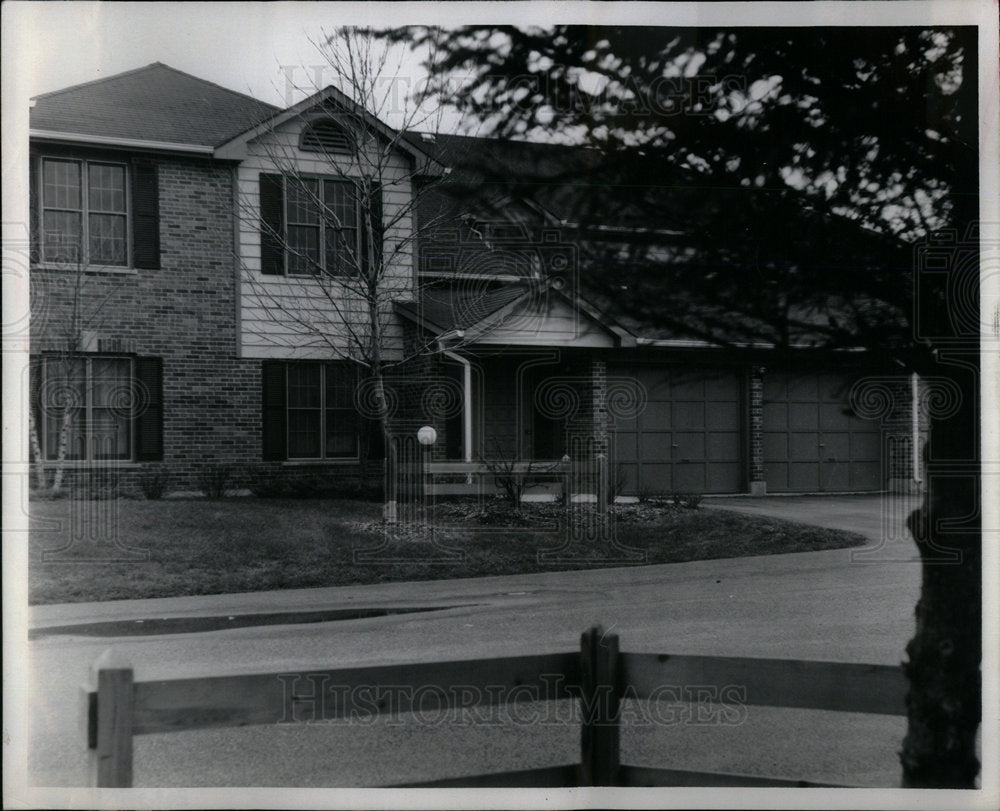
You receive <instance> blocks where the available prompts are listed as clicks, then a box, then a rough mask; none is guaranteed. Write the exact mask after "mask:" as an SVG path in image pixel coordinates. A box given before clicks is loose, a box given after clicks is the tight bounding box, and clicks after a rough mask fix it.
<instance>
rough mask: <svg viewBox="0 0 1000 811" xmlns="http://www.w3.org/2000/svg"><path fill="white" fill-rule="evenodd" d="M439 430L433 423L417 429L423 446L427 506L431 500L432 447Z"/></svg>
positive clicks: (424, 488) (425, 504) (423, 471)
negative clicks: (435, 428) (436, 429)
mask: <svg viewBox="0 0 1000 811" xmlns="http://www.w3.org/2000/svg"><path fill="white" fill-rule="evenodd" d="M437 436H438V435H437V431H435V430H434V426H432V425H424V426H423V427H421V428H420V429H419V430H418V431H417V442H419V443H420V447H421V453H420V456H421V459H420V461H421V468H422V473H423V476H422V480H423V485H424V486H423V496H424V506H425V507H426V506H427V504H428V502H429V500H430V484H431V475H430V463H431V447H432V446H433V445H434V443H435V442H437Z"/></svg>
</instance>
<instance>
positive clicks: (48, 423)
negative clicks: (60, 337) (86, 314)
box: [40, 357, 134, 461]
mask: <svg viewBox="0 0 1000 811" xmlns="http://www.w3.org/2000/svg"><path fill="white" fill-rule="evenodd" d="M132 381H133V375H132V361H131V360H130V359H129V358H79V357H73V358H45V360H44V363H43V382H42V388H41V395H42V400H41V405H42V412H43V416H44V422H43V431H42V435H43V436H42V437H41V438H40V441H41V443H42V446H43V448H44V456H45V458H46V459H47V460H50V461H54V460H56V459H58V458H59V445H60V442H61V441H62V440H63V428H64V426H65V427H66V434H65V441H66V456H65V458H66V459H71V460H80V461H97V460H107V459H131V458H132V433H133V432H132V422H133V419H134V416H133V415H132V414H131V413H130V409H131V404H132V402H133V400H134V393H133V382H132Z"/></svg>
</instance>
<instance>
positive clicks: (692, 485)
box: [608, 364, 746, 495]
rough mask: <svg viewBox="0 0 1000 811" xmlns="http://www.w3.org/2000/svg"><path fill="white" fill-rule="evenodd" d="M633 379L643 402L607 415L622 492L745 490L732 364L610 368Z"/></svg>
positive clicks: (737, 382)
mask: <svg viewBox="0 0 1000 811" xmlns="http://www.w3.org/2000/svg"><path fill="white" fill-rule="evenodd" d="M615 378H618V379H622V378H625V379H630V380H636V381H638V382H639V383H640V384H641V387H642V389H641V390H642V391H643V392H644V393H645V406H644V407H643V408H641V409H640V413H639V414H638V415H637V416H634V417H632V418H629V419H620V418H616V417H615V416H614V415H613V414H612V415H609V417H610V418H611V425H610V427H611V431H610V434H611V455H612V458H613V459H614V460H615V461H616V473H620V475H621V476H623V477H624V481H625V486H624V488H623V490H624V492H625V493H631V494H643V495H647V494H648V495H654V494H661V493H738V492H741V491H743V490H745V489H746V486H745V482H744V479H745V476H744V470H743V468H744V464H743V455H742V453H741V448H742V447H743V444H744V443H743V436H744V433H743V423H744V420H743V408H742V402H743V397H742V385H741V381H742V377H741V375H740V374H739V373H738V372H736V371H734V370H731V369H704V368H701V369H693V368H691V367H683V366H668V365H664V364H659V365H639V364H634V365H633V364H629V365H627V366H626V365H621V366H612V365H609V367H608V383H609V386H610V385H611V384H612V382H613V380H614V379H615Z"/></svg>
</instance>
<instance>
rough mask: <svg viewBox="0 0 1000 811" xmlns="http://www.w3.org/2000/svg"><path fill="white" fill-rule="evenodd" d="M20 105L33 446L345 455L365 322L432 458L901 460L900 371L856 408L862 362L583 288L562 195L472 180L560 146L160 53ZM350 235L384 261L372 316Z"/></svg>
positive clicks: (241, 458)
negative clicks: (374, 110) (209, 68)
mask: <svg viewBox="0 0 1000 811" xmlns="http://www.w3.org/2000/svg"><path fill="white" fill-rule="evenodd" d="M30 126H31V130H30V146H31V149H30V160H31V165H30V177H31V195H30V200H31V216H30V222H31V230H32V234H33V246H32V256H31V274H32V290H33V295H36V296H38V297H39V299H40V301H38V302H35V303H34V306H33V308H32V309H33V313H35V316H34V320H33V323H32V335H31V351H32V361H33V363H32V390H33V391H32V403H33V413H34V415H35V426H36V432H35V433H36V439H37V451H38V454H39V456H40V458H41V460H42V462H41V463H42V464H43V465H46V466H52V465H53V464H55V462H56V460H58V459H59V457H60V454H61V453H62V454H64V456H65V459H66V463H65V465H66V468H67V470H68V471H69V473H70V474H71V475H72V474H73V472H74V471H79V470H91V469H94V468H104V467H111V468H113V469H114V470H116V471H117V472H118V474H119V475H120V476H122V477H123V479H124V480H126V481H128V480H130V479H131V478H133V477H136V476H138V475H139V473H140V472H141V471H143V470H144V469H146V468H147V467H149V466H151V465H154V466H162V467H163V468H165V469H167V470H168V471H169V475H170V489H171V490H174V491H192V490H196V489H197V486H198V485H197V483H198V471H199V470H201V469H203V468H204V467H205V466H206V465H213V464H220V463H226V464H232V465H235V466H237V468H238V469H239V471H240V473H239V476H240V477H242V480H241V479H240V478H239V477H238V479H237V482H236V484H237V486H240V485H245V484H246V482H247V481H249V478H250V477H251V474H252V475H253V476H260V475H266V476H271V477H281V476H294V475H298V474H300V473H301V471H303V470H308V471H310V472H316V471H322V472H324V473H326V474H328V475H330V476H345V477H348V476H355V475H357V474H358V471H359V470H360V469H362V468H364V469H366V470H370V469H371V467H372V464H373V463H377V461H378V459H380V458H381V456H382V449H381V444H380V443H379V442H378V441H377V436H375V434H377V428H376V427H375V425H374V422H373V412H372V411H371V409H370V399H369V398H370V394H371V392H370V391H369V390H366V389H365V385H366V383H365V381H366V371H365V369H366V366H365V363H366V360H367V359H368V356H367V354H366V352H367V349H366V347H367V348H368V349H370V348H371V345H372V342H373V341H375V342H376V343H377V345H378V351H379V353H380V356H381V357H382V358H383V359H384V360H386V361H388V362H389V363H390V364H396V363H397V362H398V365H390V368H389V370H388V371H387V373H386V374H387V378H386V389H387V400H388V401H389V405H390V407H391V410H392V419H393V420H394V425H395V426H396V430H397V431H400V432H410V431H415V430H416V428H417V427H419V426H420V425H422V424H432V425H434V426H435V427H436V428H437V431H438V437H439V438H438V441H437V443H436V445H435V448H434V454H435V456H436V457H437V458H455V459H463V458H464V459H475V458H479V457H481V456H489V455H491V454H506V455H510V456H514V457H518V458H522V459H559V458H561V457H562V456H563V455H564V454H570V455H574V454H581V453H593V452H599V451H607V452H608V453H609V454H610V458H611V459H612V461H613V463H614V464H615V465H616V469H617V471H618V475H620V476H621V477H622V480H623V482H624V491H625V492H632V493H664V492H706V493H741V492H755V493H763V492H837V491H877V490H882V489H884V488H886V487H887V486H889V484H890V480H900V481H904V482H907V481H912V480H916V479H919V475H920V472H919V471H920V465H919V460H918V458H917V449H918V447H919V444H920V442H921V435H922V431H923V430H924V427H925V426H924V422H925V420H924V419H923V418H922V417H921V415H920V413H919V410H918V409H916V408H915V406H914V405H913V404H914V403H915V402H916V401H915V400H911V399H910V398H911V394H912V391H911V388H910V386H911V382H910V381H909V380H908V378H906V377H899V379H898V380H893V379H891V378H887V379H888V380H889V381H890V382H889V383H888V384H885V385H887V386H889V388H890V389H892V392H893V396H891V397H890V398H889V399H890V400H893V398H895V400H894V402H895V405H894V406H893V407H892V408H891V409H889V410H886V409H885V408H882V409H881V411H879V410H878V409H875V410H874V411H871V413H867V412H865V410H864V408H860V409H859V407H858V402H857V398H856V397H855V399H854V400H853V401H852V399H851V390H852V384H853V383H854V382H855V381H856V380H857V379H858V378H859V377H865V376H871V375H873V374H877V373H878V372H877V370H875V367H873V366H871V365H870V364H869V365H868V366H864V365H858V364H857V363H853V364H852V365H844V366H843V367H842V368H841V367H838V368H830V369H827V370H824V371H816V370H815V369H809V370H802V369H796V368H795V367H794V365H789V364H788V363H784V364H783V363H778V362H777V360H776V359H774V362H773V363H772V362H771V361H769V360H768V357H769V356H768V355H767V353H766V351H765V350H762V354H761V355H760V356H759V357H757V358H756V359H755V360H748V359H747V357H746V356H744V355H740V356H738V357H736V356H733V355H732V353H727V352H726V351H724V350H720V349H718V348H717V347H713V346H712V345H711V344H709V343H707V342H698V341H692V340H690V339H689V338H682V337H671V336H669V335H664V334H662V333H661V332H653V331H647V330H646V329H645V328H644V327H643V326H642V324H640V323H638V322H630V321H628V320H627V319H619V318H614V317H612V316H610V315H609V314H608V307H606V306H598V305H597V303H595V301H594V300H593V299H592V298H591V297H589V296H588V293H587V291H586V290H584V289H582V287H581V284H580V280H579V274H578V273H577V269H578V264H579V262H580V261H581V260H580V256H579V245H578V244H577V243H576V242H575V241H574V237H573V235H572V232H567V231H566V230H565V229H563V228H561V227H560V225H561V224H564V220H565V218H564V217H561V216H560V215H559V213H558V212H556V213H555V214H553V212H551V211H548V210H546V206H545V205H543V204H540V203H538V202H537V201H532V200H525V199H518V200H513V199H511V200H505V199H503V197H502V195H501V198H500V199H499V205H492V206H490V207H484V206H481V205H478V204H477V201H476V199H475V198H476V194H477V193H478V191H482V190H478V189H477V185H476V182H475V178H474V175H472V174H469V173H468V172H464V171H463V167H467V166H468V165H469V163H470V161H473V160H486V161H492V162H496V161H501V162H502V161H503V160H510V161H511V163H510V166H511V169H510V171H516V165H517V164H516V159H515V158H516V157H517V156H516V155H515V153H517V152H518V150H520V151H523V150H531V149H537V150H538V151H539V154H542V153H545V154H554V153H552V150H554V149H556V150H557V151H558V150H563V152H564V153H566V152H567V151H572V147H559V148H556V147H552V146H548V147H541V146H538V147H534V146H532V145H526V144H520V145H510V144H503V143H500V142H495V141H489V140H488V139H468V138H459V137H447V136H437V137H433V136H430V135H421V134H419V133H407V134H406V136H405V137H399V134H398V133H395V132H393V131H392V130H390V129H389V128H388V127H387V126H386V125H385V124H384V123H383V122H381V121H378V120H377V119H375V118H374V117H373V116H371V114H370V113H368V112H367V111H364V110H357V109H351V107H350V103H349V102H347V101H346V99H344V97H342V96H341V95H340V94H339V93H337V91H335V90H333V89H328V90H325V91H322V92H321V93H318V94H316V95H315V96H312V97H310V98H308V99H306V100H304V101H303V102H300V103H299V104H296V105H294V106H292V107H290V108H288V109H283V110H282V109H278V108H275V107H273V106H271V105H268V104H265V103H262V102H260V101H257V100H255V99H253V98H250V97H248V96H245V95H242V94H240V93H236V92H234V91H231V90H228V89H225V88H222V87H219V86H218V85H215V84H212V83H211V82H207V81H204V80H202V79H199V78H196V77H194V76H190V75H187V74H184V73H182V72H179V71H177V70H174V69H172V68H170V67H168V66H166V65H163V64H160V63H156V64H153V65H149V66H147V67H145V68H141V69H138V70H134V71H130V72H128V73H123V74H120V75H117V76H112V77H109V78H105V79H100V80H97V81H94V82H89V83H87V84H83V85H78V86H75V87H71V88H68V89H65V90H61V91H57V92H54V93H48V94H45V95H42V96H39V97H37V98H36V99H34V100H33V106H32V110H31V124H30ZM352 127H360V128H361V129H362V130H364V132H365V133H366V134H369V135H370V147H371V148H372V149H374V150H376V152H377V153H378V154H377V156H374V158H373V160H372V161H368V160H367V158H365V156H364V155H359V154H357V153H352V151H351V149H350V148H349V144H348V143H347V140H349V139H350V137H351V136H352ZM345 139H347V140H345ZM375 164H377V165H378V175H379V176H378V178H377V180H373V177H372V169H371V167H372V166H374V165H375ZM456 167H457V168H456ZM453 169H455V172H454V174H452V170H453ZM428 188H430V189H431V192H430V193H426V191H427V189H428ZM483 193H484V194H485V193H486V192H485V191H483ZM491 193H492V192H491ZM493 203H494V204H496V203H497V200H496V199H494V200H493ZM486 208H490V209H491V210H493V211H497V210H500V211H502V212H504V213H505V214H506V216H505V217H501V218H499V219H498V218H495V217H494V218H492V219H490V218H486V219H484V216H483V214H482V211H483V210H485V209H486ZM376 254H377V259H374V258H373V257H375V256H376ZM345 257H346V258H345ZM386 257H391V259H386ZM352 261H357V262H370V261H380V262H383V263H384V264H385V271H384V273H383V274H382V275H381V277H380V279H381V290H380V292H379V296H380V298H379V300H378V302H377V306H376V307H375V311H376V312H375V322H377V325H378V327H377V335H373V329H374V327H373V323H375V322H373V321H372V320H371V316H372V313H371V312H366V306H367V304H368V303H370V302H367V301H366V299H365V297H364V294H363V293H364V291H361V292H358V290H357V289H356V288H353V287H352V286H351V282H352V276H351V269H350V268H351V262H352ZM338 291H339V292H338ZM366 319H367V320H366ZM852 360H854V359H852ZM913 385H914V386H915V385H916V383H915V382H914V383H913ZM855 393H856V391H855ZM67 414H68V416H65V415H67ZM64 420H65V421H66V422H65V425H66V430H65V431H64V430H63V426H64ZM63 437H65V439H66V443H65V445H66V447H65V448H64V449H62V451H61V449H60V444H61V440H62V439H63ZM375 467H377V464H375Z"/></svg>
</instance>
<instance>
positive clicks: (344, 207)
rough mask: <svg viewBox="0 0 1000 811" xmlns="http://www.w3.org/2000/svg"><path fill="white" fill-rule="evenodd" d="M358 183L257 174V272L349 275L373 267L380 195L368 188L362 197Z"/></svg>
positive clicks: (378, 245) (379, 235)
mask: <svg viewBox="0 0 1000 811" xmlns="http://www.w3.org/2000/svg"><path fill="white" fill-rule="evenodd" d="M363 183H364V182H363V181H355V180H345V179H342V178H331V177H322V176H301V175H267V174H262V175H261V176H260V214H261V272H262V273H264V274H267V275H279V276H280V275H286V274H287V275H289V276H321V275H324V274H327V275H331V276H350V275H356V274H357V273H359V272H360V271H362V270H367V269H368V268H370V267H372V264H371V262H372V259H373V257H371V256H370V255H369V254H370V248H371V247H374V250H375V253H376V255H377V254H378V252H379V251H380V250H381V241H382V232H381V224H382V195H381V190H380V189H378V188H374V187H373V188H371V189H370V190H369V191H368V193H367V194H368V196H367V198H363V197H362V186H363ZM363 200H366V201H367V202H366V204H363ZM369 223H373V224H375V226H376V227H375V228H374V229H370V228H369ZM369 243H371V244H369Z"/></svg>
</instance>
